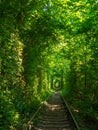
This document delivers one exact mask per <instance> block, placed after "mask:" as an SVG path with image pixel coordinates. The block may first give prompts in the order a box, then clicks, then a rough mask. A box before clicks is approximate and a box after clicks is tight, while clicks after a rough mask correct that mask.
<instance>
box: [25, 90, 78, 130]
mask: <svg viewBox="0 0 98 130" xmlns="http://www.w3.org/2000/svg"><path fill="white" fill-rule="evenodd" d="M31 124H32V123H31ZM26 130H80V128H79V126H78V124H77V122H76V120H75V119H74V117H73V115H72V113H71V111H70V109H69V108H68V105H67V104H66V102H65V101H64V99H63V97H62V96H61V95H60V93H59V92H55V93H54V94H53V95H52V96H51V97H50V98H49V99H48V100H46V101H45V102H44V104H43V106H42V107H41V108H40V110H39V112H38V114H37V115H36V116H35V117H34V119H33V124H32V125H31V127H29V128H27V129H26Z"/></svg>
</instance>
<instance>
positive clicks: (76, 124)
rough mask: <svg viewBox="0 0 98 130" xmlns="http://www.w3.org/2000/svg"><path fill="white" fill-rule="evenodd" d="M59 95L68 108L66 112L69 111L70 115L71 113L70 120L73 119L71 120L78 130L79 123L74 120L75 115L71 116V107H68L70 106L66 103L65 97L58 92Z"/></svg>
mask: <svg viewBox="0 0 98 130" xmlns="http://www.w3.org/2000/svg"><path fill="white" fill-rule="evenodd" d="M60 95H61V98H62V100H63V101H64V103H65V106H66V107H67V109H68V112H69V113H70V115H71V117H72V120H73V122H74V124H75V126H76V128H77V130H80V127H79V125H78V123H77V121H76V119H75V117H74V116H73V114H72V112H71V109H70V107H69V105H68V103H67V102H66V101H65V99H64V97H63V95H62V94H60Z"/></svg>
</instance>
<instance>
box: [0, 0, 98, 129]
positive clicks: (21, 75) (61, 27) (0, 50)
mask: <svg viewBox="0 0 98 130" xmlns="http://www.w3.org/2000/svg"><path fill="white" fill-rule="evenodd" d="M0 4H1V8H0V12H1V13H0V14H1V38H0V40H1V42H0V98H1V102H0V106H2V107H1V110H0V113H1V114H0V120H1V124H0V129H1V130H8V129H9V130H18V129H19V128H20V127H22V126H21V124H23V125H25V122H26V121H27V120H28V119H29V118H30V116H31V115H33V114H34V112H35V111H36V109H37V108H38V106H39V105H40V104H41V102H42V101H43V100H45V99H46V98H47V97H48V96H49V95H50V94H51V93H52V92H53V91H54V90H55V89H58V90H60V92H62V94H63V96H64V97H65V98H66V100H67V101H68V102H69V103H70V105H71V107H72V108H73V109H74V110H78V111H79V114H80V115H83V118H85V119H86V117H89V118H90V119H91V120H93V121H98V109H97V108H98V91H96V90H97V86H96V85H95V84H96V82H97V81H98V29H97V28H98V17H97V14H98V2H97V1H94V0H90V1H85V0H83V1H81V0H79V1H76V0H74V1H69V0H61V1H60V0H43V1H42V0H37V1H35V0H25V1H24V0H20V1H18V0H15V1H13V0H10V1H9V2H7V1H6V0H1V1H0ZM84 108H85V109H86V111H85V109H84ZM4 120H5V121H4ZM88 122H89V121H88ZM92 129H95V128H92Z"/></svg>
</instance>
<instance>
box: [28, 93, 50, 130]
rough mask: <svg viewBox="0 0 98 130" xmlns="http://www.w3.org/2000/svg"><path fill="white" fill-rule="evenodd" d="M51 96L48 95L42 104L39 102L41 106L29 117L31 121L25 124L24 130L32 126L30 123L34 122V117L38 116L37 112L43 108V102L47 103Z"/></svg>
mask: <svg viewBox="0 0 98 130" xmlns="http://www.w3.org/2000/svg"><path fill="white" fill-rule="evenodd" d="M51 95H52V94H51ZM51 95H49V96H48V97H47V98H46V100H44V101H43V102H41V105H40V106H39V107H38V109H37V110H36V112H35V113H34V115H33V116H32V117H31V119H30V120H29V121H28V122H27V124H26V127H25V130H28V126H29V125H30V124H32V121H33V120H34V118H35V116H36V115H37V114H38V112H39V111H40V110H41V108H42V107H43V105H44V102H45V101H47V100H48V99H49V97H50V96H51Z"/></svg>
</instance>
